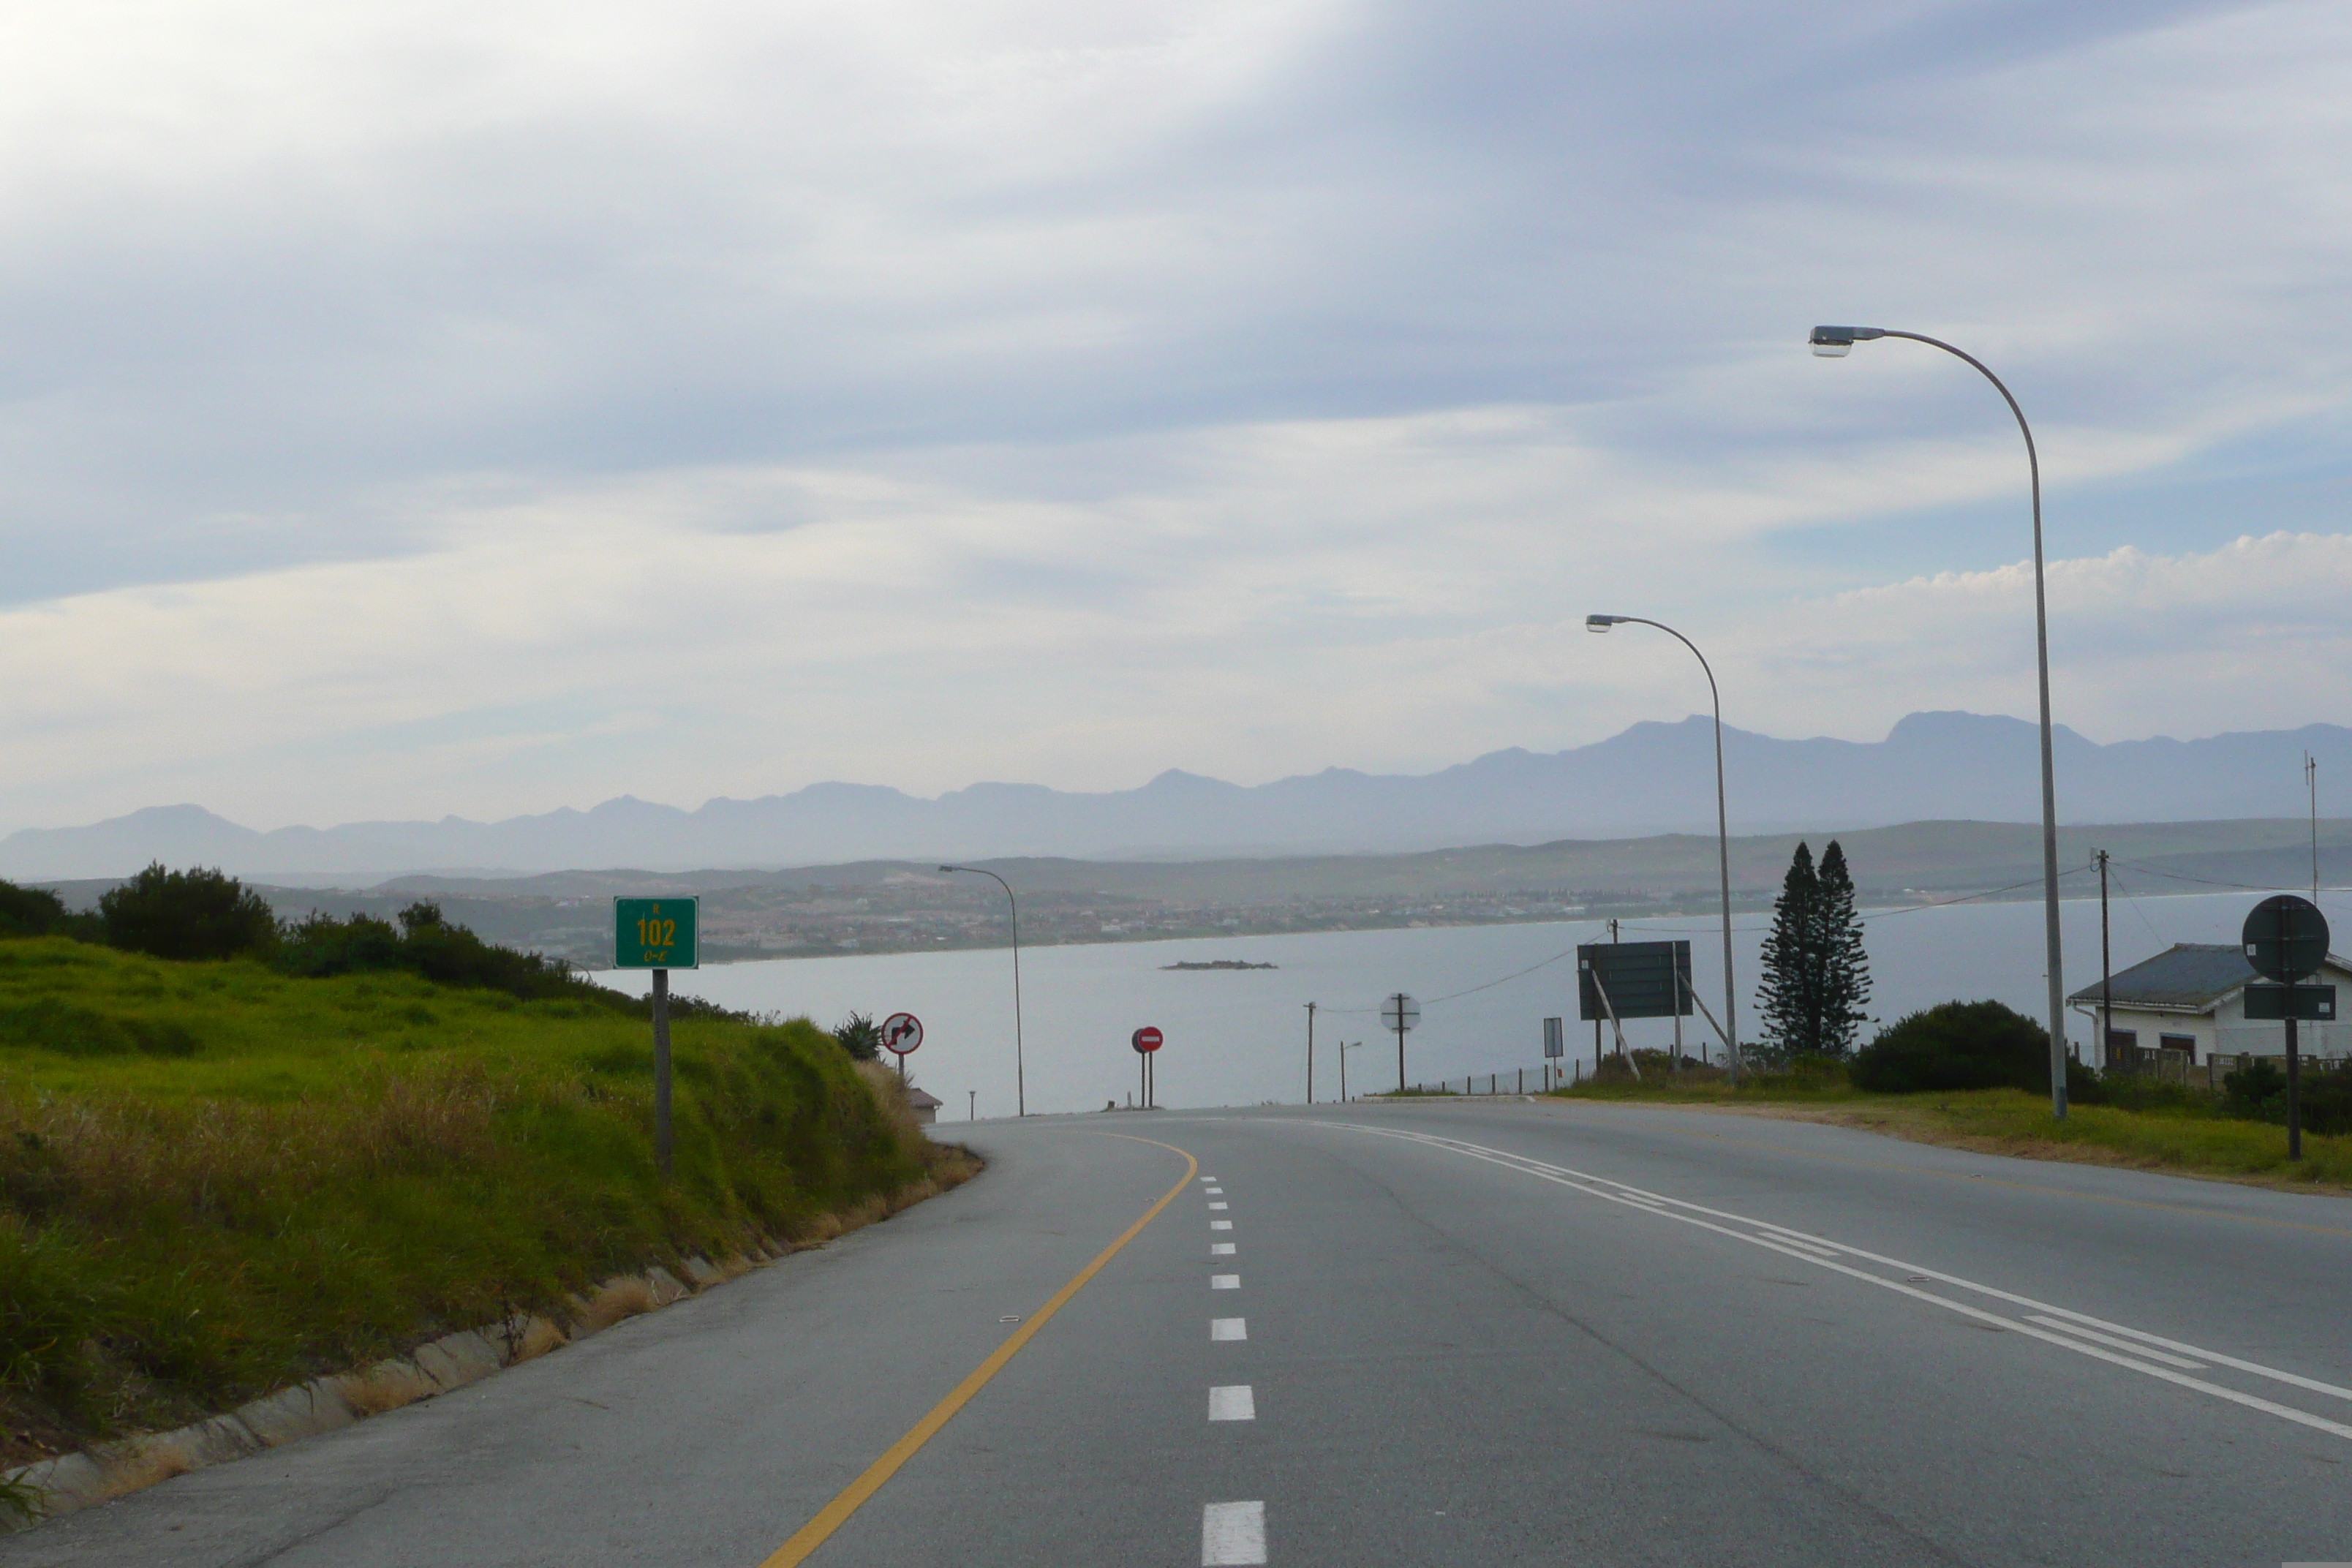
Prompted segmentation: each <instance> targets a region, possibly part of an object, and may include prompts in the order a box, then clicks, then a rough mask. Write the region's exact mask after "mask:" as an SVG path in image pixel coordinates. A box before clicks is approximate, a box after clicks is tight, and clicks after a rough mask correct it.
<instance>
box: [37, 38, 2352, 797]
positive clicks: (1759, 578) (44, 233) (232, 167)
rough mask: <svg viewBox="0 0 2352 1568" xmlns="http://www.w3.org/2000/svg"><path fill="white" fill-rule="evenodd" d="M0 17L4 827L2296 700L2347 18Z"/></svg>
mask: <svg viewBox="0 0 2352 1568" xmlns="http://www.w3.org/2000/svg"><path fill="white" fill-rule="evenodd" d="M2347 82H2352V8H2347V7H2345V6H2344V5H2340V4H2309V5H2300V4H2290V5H2218V4H2217V5H2197V4H2175V5H2162V4H2137V5H2135V4H2125V3H2099V0H2088V3H2084V0H2077V3H2074V4H2070V5H2064V6H2052V5H2046V4H2026V3H2022V0H2020V3H2015V4H1977V5H1961V4H1940V3H1937V0H1910V3H1904V0H1870V3H1867V4H1864V3H1860V0H1810V3H1808V4H1805V5H1795V4H1769V3H1757V4H1744V5H1741V4H1688V3H1685V4H1664V5H1631V4H1624V3H1622V0H1621V3H1619V4H1615V5H1580V4H1574V3H1562V0H1549V3H1546V4H1527V5H1509V4H1478V3H1475V0H1446V3H1444V4H1425V5H1417V6H1415V5H1373V4H1349V3H1341V0H1246V3H1244V0H1231V3H1226V0H1201V3H1193V4H1157V5H1153V4H1130V5H1117V6H1107V5H1099V4H1084V5H1081V4H1075V3H1072V4H1028V5H1023V4H1003V3H994V0H952V3H950V0H936V3H933V0H920V3H915V0H863V3H861V4H859V5H798V4H777V3H775V0H761V3H759V4H748V3H747V4H740V5H727V4H701V3H696V0H665V3H664V4H661V5H651V4H644V5H611V4H601V3H598V0H563V3H562V4H553V3H543V4H533V3H530V0H523V3H510V4H506V5H479V4H465V5H457V4H446V3H441V4H436V3H433V0H410V3H408V4H404V5H367V4H357V5H331V6H324V5H298V4H293V3H291V0H247V3H244V4H232V3H224V0H173V3H171V4H163V3H146V0H124V3H116V4H92V5H71V6H68V5H51V6H42V7H34V6H19V7H16V8H15V9H14V10H13V11H11V12H10V13H9V15H8V17H7V20H6V22H5V47H0V142H4V143H5V155H0V342H5V345H6V346H5V353H0V530H5V548H6V557H5V559H6V563H7V570H6V571H5V574H0V753H5V756H6V757H7V759H8V763H9V765H8V766H7V767H6V768H5V770H0V829H5V828H13V827H16V826H54V825H59V824H67V823H76V822H86V821H89V820H92V819H94V818H97V817H99V816H107V815H111V814H114V813H117V812H120V811H123V810H128V809H131V808H133V807H136V806H139V805H156V804H163V803H168V802H178V801H194V802H198V803H201V804H204V805H209V806H211V807H213V808H214V809H215V810H218V811H220V812H222V813H224V814H225V815H227V816H231V817H234V818H236V819H237V820H239V821H242V822H246V823H247V824H249V825H252V826H262V827H268V826H280V825H283V824H286V823H290V822H311V823H321V824H323V823H330V822H338V821H346V820H352V819H357V818H366V817H383V816H403V817H405V816H441V815H443V814H445V813H456V814H459V815H463V816H478V817H480V816H504V815H508V814H511V813H516V812H523V811H540V810H546V809H550V808H551V807H554V806H558V805H589V804H592V803H593V802H595V801H597V800H600V799H604V798H605V797H607V796H610V795H618V794H623V793H630V794H635V795H640V796H644V797H646V798H650V799H656V800H663V801H669V802H675V803H678V804H683V805H694V804H698V803H699V802H700V801H701V800H703V799H704V798H706V797H707V796H709V795H739V796H740V795H762V794H769V793H774V792H780V791H784V790H789V789H793V788H796V787H798V786H800V785H802V784H808V783H811V782H814V781H817V780H823V779H836V778H837V779H850V780H857V781H863V782H871V783H878V784H895V785H898V786H899V787H902V788H905V789H908V790H912V791H916V792H919V793H923V794H933V793H937V792H939V791H940V790H944V789H950V788H954V787H958V786H960V785H962V784H970V783H971V782H974V781H976V780H983V779H1011V780H1032V781H1036V782H1042V783H1046V784H1055V785H1057V786H1060V787H1064V788H1090V789H1094V788H1118V787H1125V786H1129V785H1132V784H1139V783H1141V782H1142V781H1144V780H1145V779H1147V778H1149V777H1150V776H1151V775H1152V774H1153V773H1158V772H1159V771H1160V770H1161V769H1163V768H1168V767H1182V768H1186V769H1190V770H1192V771H1196V772H1201V773H1212V774H1215V775H1217V776H1220V777H1223V778H1229V779H1234V780H1236V781H1240V782H1243V783H1256V782H1259V781H1262V780H1265V779H1268V778H1273V777H1277V776H1280V775H1282V774H1285V773H1296V772H1303V771H1312V770H1315V769H1319V768H1321V767H1324V766H1326V765H1329V764H1339V765H1344V766H1351V767H1357V768H1364V769H1369V770H1375V771H1408V772H1419V771H1427V770H1430V769H1433V768H1436V767H1440V766H1444V765H1445V764H1447V763H1454V762H1457V761H1462V760H1465V759H1466V758H1468V757H1471V756H1473V755H1475V754H1477V753H1479V752H1486V751H1490V750H1493V749H1496V748H1498V747H1503V746H1512V745H1518V746H1526V747H1529V748H1533V749H1538V750H1556V749H1558V748H1559V747H1562V746H1567V745H1573V744H1579V743H1582V742H1589V741H1592V740H1595V739H1598V738H1600V737H1601V736H1604V735H1606V734H1609V733H1612V732H1613V731H1616V730H1618V729H1621V728H1622V727H1623V726H1624V725H1626V724H1628V723H1631V722H1633V721H1637V720H1641V719H1645V718H1662V719H1673V718H1679V717H1681V716H1683V715H1684V714H1685V713H1688V712H1692V711H1694V710H1701V709H1703V708H1704V706H1705V701H1706V689H1705V686H1704V683H1703V681H1702V680H1701V679H1700V677H1699V674H1698V671H1697V670H1696V667H1695V666H1694V665H1693V664H1692V662H1691V660H1690V659H1689V658H1688V656H1687V655H1685V653H1684V652H1683V651H1682V649H1681V648H1680V647H1677V646H1675V644H1673V643H1672V642H1671V641H1670V640H1668V639H1666V638H1664V637H1659V636H1658V635H1656V634H1654V633H1648V632H1644V631H1642V630H1640V629H1638V628H1629V629H1627V630H1624V631H1621V632H1620V633H1618V634H1616V635H1613V636H1611V637H1606V638H1602V637H1590V636H1588V635H1586V634H1585V632H1584V631H1583V630H1582V625H1581V623H1582V618H1583V616H1584V614H1585V613H1586V612H1587V611H1589V610H1609V611H1614V612H1619V613H1624V614H1633V615H1644V616H1654V617H1656V618H1658V619H1661V620H1665V621H1668V622H1671V623H1673V624H1675V625H1676V626H1680V627H1682V628H1683V629H1684V630H1685V631H1686V632H1687V633H1689V634H1690V635H1691V636H1692V637H1694V638H1695V639H1696V641H1698V642H1699V644H1700V645H1701V646H1702V647H1705V648H1706V650H1707V651H1708V654H1709V656H1710V658H1713V660H1714V662H1715V665H1716V668H1717V674H1718V675H1719V677H1720V679H1721V681H1722V685H1723V695H1724V701H1725V705H1726V706H1725V711H1726V717H1727V720H1729V721H1731V722H1733V723H1735V724H1738V725H1740V726H1742V727H1745V728H1749V729H1755V730H1761V731H1768V732H1770V733H1774V734H1780V735H1810V734H1830V735H1839V736H1844V737H1847V738H1851V739H1876V738H1878V737H1879V736H1880V735H1882V734H1883V733H1884V732H1885V729H1886V727H1887V726H1888V725H1889V724H1890V723H1891V722H1892V721H1894V720H1895V719H1896V718H1899V717H1900V716H1901V715H1903V714H1904V713H1906V712H1909V711H1912V710H1916V709H1924V708H1967V709H1971V710H1977V711H1980V712H2004V713H2013V714H2018V715H2021V716H2028V717H2030V716H2031V715H2032V591H2031V574H2030V571H2029V570H2028V567H2027V562H2028V551H2029V548H2030V535H2029V514H2028V511H2027V508H2026V494H2025V468H2024V460H2023V452H2022V446H2021V442H2020V440H2019V438H2018V435H2017V431H2016V428H2015V426H2014V425H2013V424H2011V422H2010V420H2009V418H2008V416H2007V414H2006V412H2005V410H2004V409H2003V408H2002V406H2001V405H2000V400H1999V398H1998V396H1997V395H1996V394H1995V393H1994V392H1993V390H1992V389H1991V388H1990V386H1988V385H1987V384H1985V383H1983V382H1982V381H1981V380H1980V379H1979V378H1978V377H1977V376H1976V375H1975V374H1974V373H1973V372H1971V371H1969V369H1968V367H1967V366H1966V365H1964V364H1962V363H1959V362H1958V361H1956V360H1953V359H1951V358H1949V357H1948V356H1945V355H1942V354H1939V353H1936V352H1934V351H1932V350H1930V349H1927V348H1923V347H1921V346H1918V345H1916V344H1910V343H1901V342H1880V343H1875V344H1865V345H1863V346H1862V347H1860V348H1858V349H1857V350H1856V351H1855V353H1853V356H1852V357H1851V358H1849V359H1846V360H1843V361H1834V362H1832V361H1822V360H1816V359H1814V358H1812V357H1811V356H1810V355H1809V354H1808V353H1806V351H1805V347H1804V338H1805V333H1806V331H1807V329H1808V328H1809V327H1811V325H1812V324H1813V323H1814V322H1816V321H1857V322H1863V323H1868V324H1880V325H1885V326H1895V327H1904V328H1907V329H1910V330H1914V331H1924V332H1928V333H1932V334H1935V335H1937V336H1941V337H1948V338H1950V339H1953V340H1955V341H1957V342H1960V343H1962V344H1963V345H1964V346H1966V347H1968V348H1969V349H1970V350H1971V351H1972V352H1974V353H1978V354H1979V356H1981V357H1982V358H1984V359H1986V360H1987V361H1988V362H1989V363H1992V364H1993V365H1994V366H1995V367H1996V368H1997V369H1998V370H1999V371H2000V373H2001V374H2002V375H2003V376H2004V377H2005V378H2007V379H2008V381H2009V382H2010V384H2011V387H2012V388H2013V389H2014V391H2015V392H2016V394H2017V395H2018V396H2019V398H2020V399H2021V402H2022V403H2023V405H2024V406H2025V408H2026V411H2027V413H2028V415H2029V416H2030V417H2032V419H2033V420H2034V422H2035V429H2036V434H2037V436H2038V437H2039V440H2040V443H2041V447H2042V455H2043V460H2044V464H2045V468H2044V475H2045V479H2046V481H2047V493H2046V500H2047V507H2046V515H2047V526H2048V539H2049V550H2050V555H2051V563H2052V568H2051V584H2050V600H2051V616H2052V637H2053V659H2054V668H2055V678H2054V679H2055V691H2056V707H2057V716H2058V718H2059V720H2060V721H2062V722H2063V723H2066V724H2069V725H2071V726H2073V727H2074V728H2075V729H2076V730H2079V731H2083V732H2084V733H2085V734H2087V735H2090V736H2092V737H2093V738H2095V739H2098V740H2116V739H2125V738H2133V737H2139V736H2145V735H2150V734H2158V733H2166V734H2174V735H2180V736H2191V735H2206V734H2212V733H2216V732H2220V731H2228V730H2231V729H2244V728H2254V727H2269V726H2284V725H2294V724H2301V723H2306V722H2310V721H2345V720H2346V719H2347V708H2346V703H2345V700H2344V693H2345V692H2346V691H2347V677H2352V640H2347V625H2352V622H2347V615H2346V604H2347V595H2348V594H2352V521H2347V500H2352V458H2347V450H2352V448H2347V440H2346V437H2347V433H2352V429H2348V428H2347V427H2352V375H2347V372H2352V312H2347V310H2346V309H2345V297H2346V294H2345V290H2346V279H2347V276H2352V177H2347V175H2352V169H2347V162H2352V92H2347V89H2346V84H2347ZM2297 784H2299V781H2295V780H2286V781H2282V793H2281V809H2282V810H2287V809H2291V808H2292V806H2293V804H2294V801H2295V799H2296V787H2295V786H2296V785H2297ZM2343 785H2344V788H2345V789H2346V790H2347V792H2352V780H2347V781H2343ZM2060 790H2061V795H2062V802H2061V804H2062V808H2063V792H2064V781H2063V779H2062V780H2061V781H2060ZM2347 803H2352V794H2347V795H2345V796H2344V797H2343V798H2342V799H2341V800H2339V802H2338V803H2336V809H2339V810H2342V809H2352V804H2347ZM2323 805H2326V803H2323Z"/></svg>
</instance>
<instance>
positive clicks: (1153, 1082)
mask: <svg viewBox="0 0 2352 1568" xmlns="http://www.w3.org/2000/svg"><path fill="white" fill-rule="evenodd" d="M1165 1039H1166V1037H1164V1036H1163V1035H1161V1034H1160V1031H1159V1030H1158V1029H1155V1028H1153V1027H1152V1026H1150V1025H1149V1024H1146V1025H1144V1026H1143V1027H1141V1028H1140V1029H1138V1030H1136V1031H1135V1033H1133V1034H1132V1035H1129V1037H1127V1043H1128V1044H1129V1045H1130V1046H1133V1047H1135V1055H1136V1058H1137V1060H1136V1064H1135V1068H1136V1075H1137V1076H1136V1093H1137V1094H1138V1095H1139V1097H1140V1098H1141V1100H1142V1103H1143V1109H1144V1110H1151V1109H1153V1106H1152V1103H1151V1097H1152V1095H1153V1094H1154V1093H1156V1092H1158V1090H1159V1088H1160V1084H1159V1080H1158V1078H1157V1076H1156V1075H1155V1074H1154V1073H1153V1072H1152V1070H1151V1063H1152V1053H1154V1052H1155V1051H1157V1050H1159V1049H1160V1046H1161V1045H1162V1044H1163V1043H1164V1042H1165Z"/></svg>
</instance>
